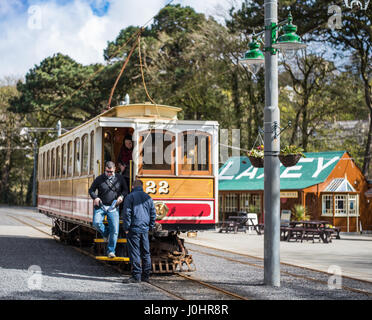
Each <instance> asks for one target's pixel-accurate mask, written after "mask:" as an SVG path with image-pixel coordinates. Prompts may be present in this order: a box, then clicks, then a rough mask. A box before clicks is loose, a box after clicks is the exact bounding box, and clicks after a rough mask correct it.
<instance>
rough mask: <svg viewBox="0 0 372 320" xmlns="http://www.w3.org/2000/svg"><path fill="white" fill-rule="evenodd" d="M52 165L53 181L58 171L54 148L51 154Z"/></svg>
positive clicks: (51, 175)
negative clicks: (56, 170)
mask: <svg viewBox="0 0 372 320" xmlns="http://www.w3.org/2000/svg"><path fill="white" fill-rule="evenodd" d="M50 162H51V165H52V172H51V174H50V177H51V178H52V179H53V178H54V177H55V173H56V172H55V169H56V155H55V150H54V148H53V149H52V153H51V160H50Z"/></svg>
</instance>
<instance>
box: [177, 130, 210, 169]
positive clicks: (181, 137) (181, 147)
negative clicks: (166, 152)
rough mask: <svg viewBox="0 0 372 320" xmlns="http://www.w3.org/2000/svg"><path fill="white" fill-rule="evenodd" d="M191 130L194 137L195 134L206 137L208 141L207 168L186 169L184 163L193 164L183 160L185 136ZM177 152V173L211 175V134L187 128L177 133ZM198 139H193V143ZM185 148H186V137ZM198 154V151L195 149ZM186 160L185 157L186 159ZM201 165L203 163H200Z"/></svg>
mask: <svg viewBox="0 0 372 320" xmlns="http://www.w3.org/2000/svg"><path fill="white" fill-rule="evenodd" d="M190 132H192V133H193V134H194V135H195V137H197V136H203V137H206V138H207V142H208V156H207V157H206V158H207V163H206V166H207V168H208V170H195V169H186V168H185V167H184V166H185V165H194V164H188V163H187V162H186V163H184V162H185V136H188V135H189V134H190ZM178 140H179V145H178V148H179V152H178V173H179V175H197V176H199V175H203V176H204V175H212V144H211V143H212V135H211V134H210V133H208V132H204V131H199V130H187V131H183V132H181V133H179V139H178ZM197 141H198V139H195V143H196V144H195V145H197ZM186 150H187V138H186ZM197 154H198V151H197ZM186 161H187V159H186ZM201 165H203V164H201Z"/></svg>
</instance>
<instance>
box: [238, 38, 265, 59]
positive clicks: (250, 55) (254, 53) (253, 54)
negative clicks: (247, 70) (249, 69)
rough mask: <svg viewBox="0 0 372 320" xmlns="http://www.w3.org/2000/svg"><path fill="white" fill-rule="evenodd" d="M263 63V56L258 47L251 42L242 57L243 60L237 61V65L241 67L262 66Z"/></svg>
mask: <svg viewBox="0 0 372 320" xmlns="http://www.w3.org/2000/svg"><path fill="white" fill-rule="evenodd" d="M264 61H265V56H264V54H263V53H262V51H261V50H260V45H259V44H258V43H257V42H256V41H253V42H251V43H250V44H249V51H247V52H246V53H245V55H244V58H243V59H240V60H239V63H240V64H242V65H248V64H262V63H264Z"/></svg>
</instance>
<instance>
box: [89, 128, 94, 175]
mask: <svg viewBox="0 0 372 320" xmlns="http://www.w3.org/2000/svg"><path fill="white" fill-rule="evenodd" d="M93 173H94V130H92V131H91V132H90V150H89V174H93Z"/></svg>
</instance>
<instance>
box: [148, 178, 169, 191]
mask: <svg viewBox="0 0 372 320" xmlns="http://www.w3.org/2000/svg"><path fill="white" fill-rule="evenodd" d="M156 189H157V185H156V183H155V181H152V180H150V181H147V182H146V193H149V194H150V193H156ZM158 192H159V194H168V193H169V184H168V182H167V181H164V180H163V181H160V182H159V189H158Z"/></svg>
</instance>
